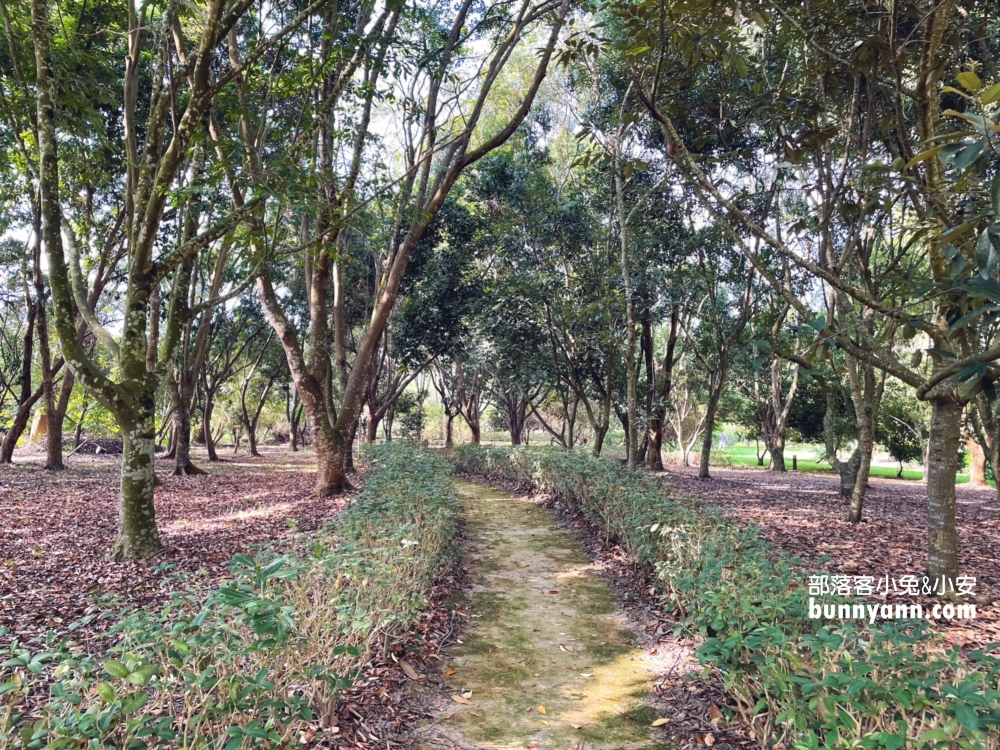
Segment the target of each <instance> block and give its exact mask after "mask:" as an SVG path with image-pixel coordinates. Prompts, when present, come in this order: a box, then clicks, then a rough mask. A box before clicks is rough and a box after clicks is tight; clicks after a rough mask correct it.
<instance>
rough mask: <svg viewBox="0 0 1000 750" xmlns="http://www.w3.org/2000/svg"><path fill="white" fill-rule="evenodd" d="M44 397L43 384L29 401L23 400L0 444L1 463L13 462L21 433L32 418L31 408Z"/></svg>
mask: <svg viewBox="0 0 1000 750" xmlns="http://www.w3.org/2000/svg"><path fill="white" fill-rule="evenodd" d="M41 397H42V388H41V386H39V387H38V389H36V390H35V392H34V393H32V394H31V395H30V396H29V397H28V400H27V401H22V402H21V405H20V406H19V407H18V409H17V414H15V415H14V423H13V424H12V425H11V426H10V429H8V430H7V434H6V435H5V436H4V439H3V444H2V445H0V464H9V463H11V462H12V459H13V456H14V448H15V447H16V446H17V441H18V440H20V439H21V435H23V434H24V430H25V429H26V428H27V426H28V421H29V420H30V419H31V409H32V407H34V405H35V404H36V403H38V400H39V399H40V398H41Z"/></svg>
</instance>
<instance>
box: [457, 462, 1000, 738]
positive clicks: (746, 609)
mask: <svg viewBox="0 0 1000 750" xmlns="http://www.w3.org/2000/svg"><path fill="white" fill-rule="evenodd" d="M455 463H456V467H457V469H458V470H459V471H463V472H468V473H470V474H476V475H481V476H485V477H489V478H492V479H502V480H507V481H512V482H518V483H520V484H522V485H526V486H531V487H535V488H537V489H539V490H542V491H544V492H547V493H551V494H552V495H554V496H555V497H557V498H559V499H560V500H562V501H564V502H567V503H570V504H573V505H575V506H577V507H580V508H582V509H583V510H584V511H585V512H586V513H587V514H588V515H590V517H591V520H592V522H593V523H594V524H595V525H597V526H598V527H600V528H603V529H605V530H606V533H607V534H608V535H611V536H613V537H615V538H616V539H618V540H619V542H620V543H623V544H624V545H626V546H627V548H628V549H629V550H630V551H631V553H632V554H633V555H634V556H635V557H636V559H638V560H640V561H642V562H644V563H646V564H648V565H650V566H652V567H654V568H655V569H656V571H657V574H658V576H659V580H660V585H661V586H662V587H663V589H664V606H665V607H666V608H667V609H668V610H672V611H674V612H676V614H677V615H678V616H679V618H680V620H681V621H682V622H683V623H685V624H686V626H687V627H690V628H693V629H695V630H696V631H698V632H699V633H700V634H701V635H702V636H703V637H704V639H705V640H704V642H703V643H702V645H701V646H700V648H699V650H698V655H699V658H701V659H702V660H703V662H704V663H705V664H707V665H709V666H711V667H712V668H714V669H716V670H718V671H719V673H720V674H721V677H722V680H723V682H724V685H725V687H726V689H727V691H728V692H729V693H730V695H731V696H732V697H733V698H734V699H735V700H736V702H737V705H738V707H739V712H740V714H741V717H742V719H743V720H744V721H746V722H747V723H748V724H749V725H750V726H751V728H752V729H753V730H754V733H755V735H756V738H757V739H758V741H760V742H761V744H762V745H765V746H776V745H778V744H783V745H785V746H786V747H794V748H796V749H797V750H798V749H800V748H801V749H803V750H804V749H805V748H818V747H821V746H822V747H845V748H846V747H871V748H882V747H888V748H900V747H937V748H951V747H963V748H965V747H967V748H992V747H996V745H997V742H998V741H1000V734H998V727H1000V664H998V662H997V660H996V658H995V656H993V655H991V654H988V653H987V652H986V651H985V650H981V649H979V650H975V651H972V652H969V653H966V654H963V653H962V652H961V651H960V650H959V649H957V648H954V647H952V648H946V647H944V645H943V644H942V642H941V639H940V637H939V636H938V635H936V634H935V633H933V632H932V631H931V630H930V629H929V628H928V627H927V625H926V623H924V622H922V621H920V622H907V621H905V620H904V621H889V622H880V623H878V624H875V625H870V626H869V625H865V624H864V623H855V622H851V621H848V622H845V623H840V624H836V625H834V624H823V623H822V622H821V621H819V620H812V619H810V618H809V614H808V605H807V601H808V592H807V588H806V586H805V585H804V580H803V577H802V572H801V571H800V570H798V569H797V568H796V565H795V562H796V561H795V560H794V559H789V558H788V557H786V556H782V555H780V554H776V553H775V551H774V550H773V549H772V548H770V547H769V546H768V545H767V544H765V543H763V542H762V541H761V539H760V535H759V533H758V531H757V529H755V528H753V527H749V528H744V527H740V526H739V525H737V524H734V523H732V522H730V521H728V520H727V519H725V518H724V517H723V516H721V515H720V514H718V513H713V512H712V511H710V510H707V509H706V508H704V507H698V506H697V505H694V504H692V503H691V502H690V501H685V500H684V499H683V498H677V497H672V496H671V493H670V491H669V490H668V488H667V486H666V485H665V484H664V483H663V482H661V481H659V480H657V479H655V478H652V477H649V476H648V475H642V474H637V473H635V472H632V471H629V470H628V469H626V468H623V467H621V466H620V465H618V464H617V463H613V462H608V461H602V460H599V459H594V458H592V457H589V456H586V455H583V454H581V453H573V452H556V451H550V450H544V449H541V450H540V449H523V448H522V449H510V448H484V447H475V446H461V447H459V448H458V449H457V450H456V451H455Z"/></svg>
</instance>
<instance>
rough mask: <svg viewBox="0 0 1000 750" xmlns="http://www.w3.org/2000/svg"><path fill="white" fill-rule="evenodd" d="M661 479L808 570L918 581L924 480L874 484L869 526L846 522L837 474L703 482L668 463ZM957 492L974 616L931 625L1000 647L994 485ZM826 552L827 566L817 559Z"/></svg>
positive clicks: (724, 473)
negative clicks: (754, 531)
mask: <svg viewBox="0 0 1000 750" xmlns="http://www.w3.org/2000/svg"><path fill="white" fill-rule="evenodd" d="M665 476H666V477H667V478H668V481H670V482H671V483H672V484H673V485H674V486H675V487H676V488H677V490H678V494H679V495H681V496H687V497H695V498H698V499H700V500H702V501H704V502H705V503H707V504H710V505H713V506H717V507H719V508H722V509H723V510H724V511H725V512H726V513H727V514H728V515H729V516H731V517H732V518H735V519H736V520H738V521H739V522H740V523H743V524H756V525H758V526H759V527H760V528H761V529H762V531H763V533H764V536H765V537H766V538H767V539H768V540H769V541H770V542H771V543H772V544H774V546H775V547H777V548H778V549H779V550H782V551H783V552H787V553H789V554H791V555H795V556H798V557H801V558H802V560H803V564H804V566H805V567H807V568H809V569H810V570H823V571H826V572H828V573H830V574H844V575H852V576H854V575H871V576H875V577H876V578H881V577H883V576H885V575H888V576H889V577H890V578H896V579H898V578H899V577H900V576H902V575H906V574H912V575H917V576H918V577H922V576H923V571H924V570H925V567H926V564H927V550H926V545H927V530H926V529H927V525H926V524H927V498H926V485H924V484H923V483H922V482H916V481H906V480H893V479H881V478H873V479H872V480H871V483H870V491H869V493H868V500H867V507H866V508H865V519H866V520H865V522H864V523H861V524H851V523H848V522H847V521H846V520H845V517H846V512H847V506H846V505H845V501H844V500H843V499H841V497H840V494H839V481H838V480H837V478H836V476H834V475H823V474H814V473H805V472H787V473H785V474H779V473H772V472H770V471H763V470H760V469H722V468H713V469H712V478H711V479H709V480H705V481H701V480H699V479H698V478H697V473H696V471H695V470H694V469H685V468H680V467H672V468H671V470H670V471H669V473H668V474H666V475H665ZM957 494H958V534H959V544H960V564H961V571H962V573H963V574H964V575H969V576H975V577H976V588H975V596H976V600H977V602H978V604H979V606H978V613H977V615H978V616H977V618H976V619H975V620H972V621H968V622H964V623H957V622H953V623H945V622H943V621H938V623H937V624H938V626H939V627H940V628H941V630H942V631H943V632H945V634H946V636H947V637H948V639H949V640H951V641H953V642H955V643H958V644H960V645H963V646H982V645H986V644H987V643H992V642H1000V606H998V604H1000V504H998V503H997V502H996V499H995V497H996V495H995V493H994V490H993V489H992V488H985V489H979V488H973V487H969V486H967V485H958V487H957ZM824 555H829V556H830V560H829V562H825V563H821V562H820V559H821V558H822V557H823V556H824ZM890 601H892V596H891V594H890ZM899 601H902V599H900V600H899ZM906 601H907V602H908V603H910V602H909V599H907V600H906ZM922 601H923V602H924V603H927V602H930V601H931V600H929V599H924V600H922Z"/></svg>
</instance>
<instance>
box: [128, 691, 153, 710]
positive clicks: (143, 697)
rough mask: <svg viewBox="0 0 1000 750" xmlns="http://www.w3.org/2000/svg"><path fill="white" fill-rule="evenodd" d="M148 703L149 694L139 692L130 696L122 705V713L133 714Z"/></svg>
mask: <svg viewBox="0 0 1000 750" xmlns="http://www.w3.org/2000/svg"><path fill="white" fill-rule="evenodd" d="M148 701H149V693H147V692H146V691H145V690H140V691H139V692H137V693H136V694H135V695H133V696H130V697H129V699H128V700H126V701H125V702H124V703H122V713H125V714H134V713H135V712H136V711H138V710H139V709H140V708H142V707H143V706H145V705H146V703H147V702H148Z"/></svg>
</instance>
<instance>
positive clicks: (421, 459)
mask: <svg viewBox="0 0 1000 750" xmlns="http://www.w3.org/2000/svg"><path fill="white" fill-rule="evenodd" d="M368 460H369V461H370V462H371V465H372V468H371V471H370V473H369V475H368V478H367V482H366V486H365V489H364V490H363V491H362V492H361V493H360V494H359V495H358V496H357V497H356V498H355V499H354V501H353V502H352V504H351V505H350V507H349V508H347V509H346V510H345V511H344V512H343V513H342V514H341V516H340V517H339V518H338V519H337V521H336V523H335V524H334V525H332V526H326V527H324V528H323V529H321V530H319V531H316V532H313V533H309V534H302V535H299V536H297V537H296V538H295V540H294V544H292V545H291V547H290V548H288V549H285V550H279V549H275V548H274V547H273V546H272V547H271V548H268V547H264V548H262V549H260V550H258V551H255V552H253V553H250V552H241V553H239V554H237V555H236V556H234V557H233V560H232V563H231V564H230V577H229V578H228V579H227V580H226V581H225V582H224V583H223V584H222V585H221V586H218V587H217V588H215V589H213V590H211V591H209V592H205V591H204V590H201V589H191V588H188V587H185V585H184V582H183V580H182V579H181V580H178V581H176V582H174V583H173V585H172V588H173V592H172V594H171V597H170V600H169V601H168V602H167V603H166V604H165V605H164V606H162V607H160V608H157V607H145V608H139V609H133V610H130V611H127V612H124V613H122V614H121V615H120V616H119V617H118V618H117V622H116V624H115V625H114V626H113V627H112V628H111V630H110V632H109V633H108V635H107V636H106V637H105V638H104V639H102V640H101V641H100V643H99V644H96V643H95V644H91V648H90V649H87V650H85V649H83V648H81V647H80V646H78V645H77V644H75V643H74V642H73V640H72V636H70V637H69V638H63V637H60V636H57V635H55V634H52V635H50V636H49V637H48V638H46V637H42V638H37V639H32V640H27V641H22V640H20V639H14V640H13V641H12V642H11V643H10V645H9V647H8V649H7V654H6V660H5V661H4V662H3V667H2V669H3V677H2V680H0V685H2V687H0V691H2V695H3V708H2V709H0V747H4V748H8V747H10V748H58V747H95V748H98V747H122V748H143V747H191V748H195V747H201V748H216V747H217V748H228V750H235V748H240V747H265V748H266V747H275V748H276V747H279V746H286V745H288V744H289V743H295V744H300V745H308V744H309V743H310V742H312V739H314V738H315V737H316V735H320V737H322V734H323V731H324V730H325V731H327V732H336V731H337V729H336V724H337V722H338V717H337V713H336V706H337V701H338V698H339V695H340V691H341V690H342V689H344V688H345V687H348V686H349V685H350V684H351V683H352V681H353V679H354V678H355V676H356V675H357V672H358V669H359V668H360V666H361V664H363V663H364V662H365V661H366V659H367V658H368V656H369V654H370V651H371V650H372V649H373V648H375V647H376V646H378V645H382V644H383V643H387V642H388V639H390V638H391V637H392V636H393V635H395V634H398V633H399V632H400V631H401V630H402V629H405V628H406V627H407V626H408V625H409V624H410V623H411V622H412V621H413V619H414V618H415V617H416V616H417V614H419V612H420V610H421V609H422V608H423V607H424V606H426V596H427V593H428V592H429V590H430V586H431V584H432V583H433V579H434V577H435V574H436V573H437V572H438V571H439V570H440V569H441V566H442V565H443V564H444V562H445V559H446V555H447V553H448V550H449V542H450V540H451V538H452V536H453V535H454V533H455V528H456V514H457V508H458V506H457V500H456V496H455V493H454V490H453V488H452V484H451V477H450V467H449V465H448V464H447V462H445V461H444V460H443V459H441V458H439V457H437V456H435V455H433V454H431V453H429V452H427V451H424V450H422V449H419V448H416V447H413V446H388V447H385V448H382V449H377V450H372V451H371V453H370V454H369V457H368ZM83 624H85V623H83ZM96 646H100V647H103V648H105V649H106V653H102V652H101V651H100V650H99V649H98V648H95V647H96ZM306 730H309V734H308V736H309V737H310V738H312V739H308V740H306V739H304V738H305V737H306Z"/></svg>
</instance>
